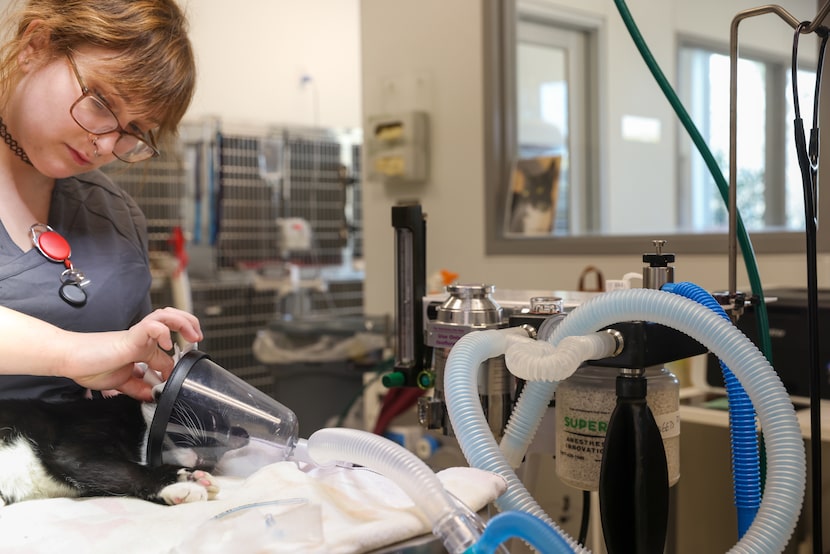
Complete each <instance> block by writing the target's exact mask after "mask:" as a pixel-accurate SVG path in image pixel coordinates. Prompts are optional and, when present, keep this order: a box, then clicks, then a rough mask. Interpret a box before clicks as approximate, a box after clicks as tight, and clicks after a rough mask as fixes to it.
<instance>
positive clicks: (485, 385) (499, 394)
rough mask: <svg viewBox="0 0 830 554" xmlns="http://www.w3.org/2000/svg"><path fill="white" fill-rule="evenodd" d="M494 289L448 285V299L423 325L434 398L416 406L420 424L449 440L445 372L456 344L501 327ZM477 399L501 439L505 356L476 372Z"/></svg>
mask: <svg viewBox="0 0 830 554" xmlns="http://www.w3.org/2000/svg"><path fill="white" fill-rule="evenodd" d="M494 290H495V287H494V286H493V285H483V284H479V285H459V284H455V285H449V286H448V287H447V292H448V293H449V297H448V298H447V299H446V300H445V301H444V302H443V303H442V304H441V305H440V306H439V307H438V309H437V310H436V317H435V319H434V320H431V321H429V322H428V323H427V325H426V343H427V345H428V346H431V347H432V348H433V360H432V367H433V372H434V374H435V394H434V396H433V397H432V398H429V399H427V398H425V399H423V401H422V403H421V404H420V405H419V418H420V419H421V424H422V425H424V426H425V427H427V428H430V429H439V428H440V429H442V430H443V432H444V434H445V435H448V436H452V435H453V432H452V429H450V422H449V417H448V415H447V408H446V404H445V403H444V369H445V367H446V364H447V358H448V357H449V354H450V350H451V349H452V347H453V346H454V345H455V343H456V342H458V340H459V339H460V338H461V337H463V336H464V335H466V334H467V333H470V332H472V331H480V330H485V329H498V328H500V327H504V322H503V321H502V308H501V306H499V304H498V303H497V302H496V301H495V300H494V299H493V291H494ZM478 383H479V396H480V398H481V401H482V406H483V407H484V412H485V415H486V417H487V420H488V422H489V423H490V428H491V430H492V431H493V434H494V435H495V436H496V437H501V434H502V432H503V429H504V426H505V425H506V424H507V418H508V417H509V415H510V408H511V404H510V402H511V386H510V383H511V379H510V374H509V372H508V371H507V368H506V366H505V363H504V356H499V357H497V358H491V359H490V360H487V361H486V362H484V363H483V364H481V367H480V369H479V379H478Z"/></svg>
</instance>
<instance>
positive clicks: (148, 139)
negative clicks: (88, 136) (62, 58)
mask: <svg viewBox="0 0 830 554" xmlns="http://www.w3.org/2000/svg"><path fill="white" fill-rule="evenodd" d="M66 58H67V59H68V60H69V65H70V66H72V71H73V72H74V73H75V78H76V79H77V80H78V85H80V87H81V96H79V97H78V99H77V100H75V102H73V103H72V106H70V108H69V115H71V116H72V119H73V120H75V123H77V124H78V126H80V127H81V129H83V130H84V131H86V132H87V133H92V134H93V135H106V134H109V133H112V132H114V131H118V140H116V141H115V145H114V146H113V149H112V153H113V155H114V156H115V157H116V158H118V159H119V160H121V161H122V162H125V163H137V162H141V161H144V160H149V159H150V158H155V157H156V156H158V155H159V154H160V152H159V149H158V148H157V147H156V145H155V139H154V138H153V134H152V131H148V132H147V133H146V134H145V136H140V135H138V134H136V133H131V132H130V131H127V130H126V129H124V128H123V127H121V124H120V123H119V121H118V116H117V115H115V112H113V111H112V108H110V107H109V106H108V105H107V103H106V102H104V99H103V98H101V97H100V96H99V95H98V94H96V93H95V92H93V91H91V90H90V89H89V87H87V86H86V83H85V82H84V79H83V77H81V73H80V71H78V65H77V64H76V63H75V59H74V58H73V57H72V55H71V54H70V53H69V52H67V53H66ZM85 98H91V99H92V100H94V101H95V102H97V103H98V104H99V105H100V106H101V107H102V108H104V109H105V110H106V111H108V112H109V113H110V115H111V116H112V120H113V121H114V122H115V123H114V125H113V128H112V129H108V130H105V131H101V130H98V131H93V130H91V129H88V128H87V127H86V126H85V125H84V124H83V123H81V122H80V121H79V120H78V118H77V117H76V116H75V108H76V107H77V106H78V105H79V104H80V103H81V102H83V101H84V99H85ZM124 135H128V136H130V137H132V138H134V139H135V140H137V141H138V144H144V145H145V146H147V147H148V148H149V149H150V150H149V152H150V153H149V155H148V156H144V157H141V158H133V159H125V158H122V157H121V156H120V155H118V153H117V152H116V147H117V146H118V142H119V141H120V140H121V138H122V137H123V136H124ZM134 149H135V147H133V148H131V149H129V150H128V152H129V151H130V150H134Z"/></svg>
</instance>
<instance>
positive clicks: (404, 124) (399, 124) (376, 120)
mask: <svg viewBox="0 0 830 554" xmlns="http://www.w3.org/2000/svg"><path fill="white" fill-rule="evenodd" d="M366 131H367V132H366V133H365V134H364V136H365V137H366V139H367V143H366V146H367V161H368V166H369V167H368V170H369V178H370V179H374V180H380V181H383V182H384V183H397V182H400V183H421V182H424V181H426V179H427V172H428V145H429V128H428V117H427V114H426V112H421V111H408V112H402V113H397V114H389V115H378V116H370V117H369V121H368V128H367V129H366Z"/></svg>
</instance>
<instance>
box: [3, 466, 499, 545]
mask: <svg viewBox="0 0 830 554" xmlns="http://www.w3.org/2000/svg"><path fill="white" fill-rule="evenodd" d="M438 477H439V478H440V479H441V481H442V483H443V484H444V486H445V488H446V489H447V490H448V491H449V492H450V493H452V494H453V495H455V496H456V497H457V498H459V499H460V500H461V501H462V502H464V503H465V504H466V505H467V506H468V507H469V508H471V509H472V510H474V511H478V510H480V509H481V508H483V507H484V506H486V505H487V504H488V503H490V502H491V501H493V500H495V499H496V498H497V497H498V496H499V495H500V494H502V493H503V492H504V490H505V488H506V485H505V482H504V480H503V479H502V478H501V477H498V476H496V475H493V474H491V473H488V472H484V471H480V470H476V469H471V468H451V469H447V470H444V471H442V472H440V473H439V474H438ZM219 482H220V486H221V487H222V490H221V492H220V494H219V497H218V498H217V499H216V500H214V501H211V502H197V503H193V504H184V505H180V506H162V505H158V504H153V503H150V502H145V501H142V500H137V499H135V498H114V497H100V498H87V499H68V498H57V499H50V500H32V501H28V502H20V503H17V504H12V505H9V506H5V507H3V508H0V551H2V552H3V553H12V552H14V553H23V552H25V553H27V554H30V553H44V554H46V553H49V554H52V553H54V552H73V553H74V552H79V553H80V552H83V553H85V554H86V553H89V554H95V553H107V554H112V553H117V554H129V553H141V554H146V553H171V554H196V553H199V554H203V553H211V552H216V553H219V552H221V553H226V552H239V553H249V552H307V553H327V554H329V553H330V554H336V553H359V552H368V551H371V550H373V549H377V548H381V547H383V546H386V545H390V544H395V543H397V542H400V541H403V540H406V539H409V538H412V537H417V536H419V535H424V534H427V533H430V532H431V529H430V528H429V525H428V524H427V522H426V521H425V520H424V518H423V516H422V514H421V513H420V511H419V510H418V509H417V508H415V506H414V504H413V503H412V501H411V500H410V499H409V498H408V497H407V496H406V495H405V494H404V493H403V491H401V489H400V488H399V487H398V486H397V485H395V484H394V483H392V482H391V481H390V480H388V479H386V478H385V477H383V476H380V475H378V474H376V473H374V472H372V471H369V470H367V469H343V468H332V469H311V470H301V469H300V468H298V466H297V464H296V463H293V462H280V463H276V464H272V465H268V466H266V467H263V468H262V469H260V470H259V471H257V472H256V473H254V474H253V475H251V476H250V477H248V478H247V479H244V480H243V479H234V478H227V477H220V478H219Z"/></svg>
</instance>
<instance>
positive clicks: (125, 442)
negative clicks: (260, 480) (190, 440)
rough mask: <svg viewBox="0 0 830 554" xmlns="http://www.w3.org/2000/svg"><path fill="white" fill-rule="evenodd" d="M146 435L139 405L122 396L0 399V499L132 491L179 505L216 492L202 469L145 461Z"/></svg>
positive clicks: (153, 499) (13, 500) (12, 500)
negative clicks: (54, 400) (63, 399)
mask: <svg viewBox="0 0 830 554" xmlns="http://www.w3.org/2000/svg"><path fill="white" fill-rule="evenodd" d="M146 433H147V423H146V422H145V416H144V415H143V414H142V405H141V403H140V402H138V401H136V400H134V399H132V398H130V397H127V396H123V395H122V396H116V397H113V398H101V399H93V400H79V401H73V402H61V403H50V402H44V401H39V400H0V499H2V501H3V502H5V503H6V504H8V503H11V502H17V501H20V500H27V499H31V498H43V497H53V496H132V497H137V498H142V499H145V500H150V501H153V502H159V503H167V504H177V503H180V502H191V501H194V500H206V499H209V498H212V497H213V496H215V495H216V492H217V490H218V488H217V487H216V484H215V482H214V481H213V478H212V477H211V476H210V474H208V473H206V472H204V471H201V470H200V469H199V468H185V467H182V466H175V465H161V466H159V467H150V466H148V465H146V464H145V460H144V457H145V456H144V451H145V447H146V436H147V435H146ZM33 461H34V467H33V466H32V462H33ZM38 465H39V466H40V468H38V467H37V466H38ZM41 468H42V469H41Z"/></svg>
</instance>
